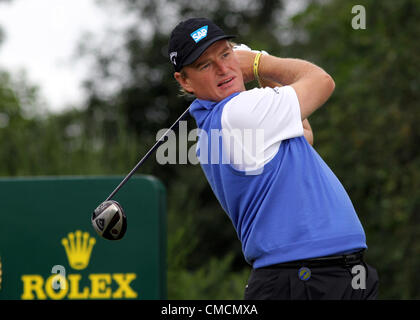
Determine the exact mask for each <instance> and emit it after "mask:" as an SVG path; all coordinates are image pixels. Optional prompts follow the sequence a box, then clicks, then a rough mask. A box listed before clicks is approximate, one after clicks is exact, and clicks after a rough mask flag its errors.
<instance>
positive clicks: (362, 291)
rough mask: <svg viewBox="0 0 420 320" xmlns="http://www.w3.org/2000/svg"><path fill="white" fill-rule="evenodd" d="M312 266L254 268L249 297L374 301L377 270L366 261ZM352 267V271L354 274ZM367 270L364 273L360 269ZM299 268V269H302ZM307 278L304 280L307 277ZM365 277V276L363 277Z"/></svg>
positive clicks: (259, 298)
mask: <svg viewBox="0 0 420 320" xmlns="http://www.w3.org/2000/svg"><path fill="white" fill-rule="evenodd" d="M354 266H355V265H346V266H344V265H335V266H320V267H313V268H309V272H305V271H304V270H301V269H300V268H299V267H286V268H283V267H276V266H273V268H271V267H265V268H260V269H253V270H252V272H251V275H250V277H249V281H248V285H247V286H246V288H245V299H246V300H371V299H372V300H373V299H376V297H377V293H378V285H379V280H378V273H377V272H376V270H375V269H374V268H373V267H371V266H370V265H368V264H366V263H365V262H363V261H362V262H361V263H360V264H358V265H357V266H362V267H363V268H364V269H363V268H360V267H356V268H353V267H354ZM352 270H353V273H352ZM360 270H365V273H362V272H358V271H360ZM299 271H300V272H299ZM307 273H309V274H310V277H309V278H308V279H306V280H303V279H305V278H307V277H308V275H307ZM363 276H365V278H364V279H362V277H363Z"/></svg>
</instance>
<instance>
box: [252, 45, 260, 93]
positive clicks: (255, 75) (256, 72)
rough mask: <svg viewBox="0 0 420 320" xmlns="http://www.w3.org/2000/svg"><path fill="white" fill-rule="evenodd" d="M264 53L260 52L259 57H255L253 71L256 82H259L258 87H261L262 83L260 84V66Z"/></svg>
mask: <svg viewBox="0 0 420 320" xmlns="http://www.w3.org/2000/svg"><path fill="white" fill-rule="evenodd" d="M261 55H262V53H261V52H258V53H257V55H256V56H255V59H254V66H253V70H254V78H255V80H257V81H258V85H259V86H260V87H261V82H260V76H259V75H258V66H259V64H260V58H261Z"/></svg>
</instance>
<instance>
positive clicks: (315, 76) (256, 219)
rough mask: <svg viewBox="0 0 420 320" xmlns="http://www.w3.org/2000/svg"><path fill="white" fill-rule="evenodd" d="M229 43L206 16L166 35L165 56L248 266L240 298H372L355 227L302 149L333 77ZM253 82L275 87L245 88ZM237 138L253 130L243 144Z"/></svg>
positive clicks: (343, 202)
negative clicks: (188, 100)
mask: <svg viewBox="0 0 420 320" xmlns="http://www.w3.org/2000/svg"><path fill="white" fill-rule="evenodd" d="M231 38H233V36H229V35H226V34H225V33H224V32H223V31H222V29H221V28H220V27H218V26H217V25H215V24H214V23H213V22H212V21H210V20H208V19H206V18H192V19H188V20H186V21H183V22H181V23H179V24H178V25H177V26H176V27H175V28H174V30H173V31H172V33H171V37H170V40H169V47H168V54H169V59H170V61H171V63H172V65H173V67H174V69H175V73H174V77H175V79H176V80H177V82H178V83H179V85H180V86H181V87H182V89H183V90H185V91H186V92H189V93H191V94H193V95H194V96H195V98H196V99H195V100H194V101H193V102H192V104H191V106H190V113H191V115H192V116H193V117H194V119H195V120H196V123H197V127H198V128H199V129H200V130H201V133H200V135H199V140H198V142H197V156H198V159H199V160H200V164H201V167H202V169H203V171H204V174H205V176H206V178H207V180H208V182H209V184H210V186H211V188H212V190H213V192H214V193H215V195H216V197H217V199H218V200H219V202H220V204H221V206H222V207H223V209H224V210H225V212H226V213H227V215H228V216H229V218H230V219H231V221H232V224H233V226H234V227H235V230H236V232H237V235H238V238H239V239H240V241H241V243H242V250H243V254H244V257H245V259H246V261H247V262H248V263H249V264H251V265H252V267H253V269H252V272H251V275H250V278H249V281H248V285H247V286H246V288H245V299H374V298H376V295H377V289H378V276H377V273H376V270H375V269H374V268H372V267H371V266H369V265H367V264H366V263H365V262H364V261H363V251H364V250H365V249H366V248H367V245H366V238H365V233H364V230H363V227H362V225H361V223H360V221H359V219H358V216H357V214H356V212H355V210H354V207H353V205H352V202H351V200H350V198H349V196H348V195H347V193H346V191H345V189H344V188H343V186H342V184H341V183H340V181H339V180H338V179H337V177H336V176H335V175H334V173H333V172H332V171H331V169H330V168H329V167H328V166H327V164H326V163H325V162H324V161H323V160H322V158H321V157H320V156H319V155H318V153H317V152H316V151H315V150H314V149H313V147H312V146H311V143H312V139H313V137H312V131H311V128H310V126H309V122H308V121H307V118H308V117H309V116H310V115H311V114H312V113H313V112H314V111H316V110H317V109H318V108H319V107H321V105H322V104H324V103H325V102H326V101H327V99H328V98H329V97H330V95H331V94H332V92H333V90H334V87H335V84H334V81H333V79H332V78H331V76H329V75H328V74H327V73H326V72H325V71H324V70H323V69H321V68H320V67H317V66H316V65H314V64H312V63H309V62H307V61H303V60H299V59H286V58H278V57H275V56H272V55H269V54H261V52H256V51H252V50H247V49H246V47H244V46H242V47H240V48H239V49H240V50H234V47H233V45H232V43H231V42H230V41H229V39H231ZM244 48H245V50H244ZM254 79H255V80H259V81H261V82H262V83H264V82H265V83H267V82H268V81H270V82H271V83H273V82H275V83H278V84H279V86H278V87H274V88H270V87H265V88H254V89H252V90H246V89H245V83H247V82H250V81H252V80H254ZM214 132H216V133H217V132H219V134H218V135H217V134H214ZM244 132H248V133H254V137H253V139H248V140H249V141H251V143H248V142H249V141H248V142H247V141H246V139H244V136H245V135H246V134H244ZM261 132H262V133H263V139H257V138H256V137H257V136H261V134H260V135H258V133H261ZM251 136H252V134H251ZM215 140H218V141H217V142H218V143H217V144H216V143H214V142H215ZM232 141H234V142H236V143H234V147H233V148H232V143H231V142H232ZM255 141H257V143H255ZM252 142H253V143H252ZM215 145H216V146H217V147H214V146H215ZM239 156H242V158H241V157H239ZM226 159H228V160H230V161H226ZM238 159H239V160H240V161H238ZM355 266H357V268H354V267H355ZM354 270H358V272H357V273H352V271H354ZM355 277H358V278H357V279H356V281H355Z"/></svg>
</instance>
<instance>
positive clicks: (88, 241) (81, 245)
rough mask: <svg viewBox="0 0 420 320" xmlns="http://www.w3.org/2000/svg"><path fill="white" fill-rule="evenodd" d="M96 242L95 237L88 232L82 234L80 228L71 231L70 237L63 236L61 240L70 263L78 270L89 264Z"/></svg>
mask: <svg viewBox="0 0 420 320" xmlns="http://www.w3.org/2000/svg"><path fill="white" fill-rule="evenodd" d="M95 243H96V240H95V238H93V237H89V233H88V232H84V233H83V235H82V231H80V230H76V232H75V233H73V232H70V233H69V234H68V239H67V238H63V239H62V240H61V244H62V245H63V246H64V249H65V250H66V254H67V259H68V260H69V264H70V266H71V267H72V268H73V269H76V270H82V269H84V268H86V267H87V266H88V264H89V259H90V254H91V253H92V248H93V246H94V245H95Z"/></svg>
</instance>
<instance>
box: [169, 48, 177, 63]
mask: <svg viewBox="0 0 420 320" xmlns="http://www.w3.org/2000/svg"><path fill="white" fill-rule="evenodd" d="M177 55H178V53H177V52H176V51H174V52H171V53H170V54H169V59H170V60H171V61H172V63H173V64H174V65H176V56H177Z"/></svg>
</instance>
